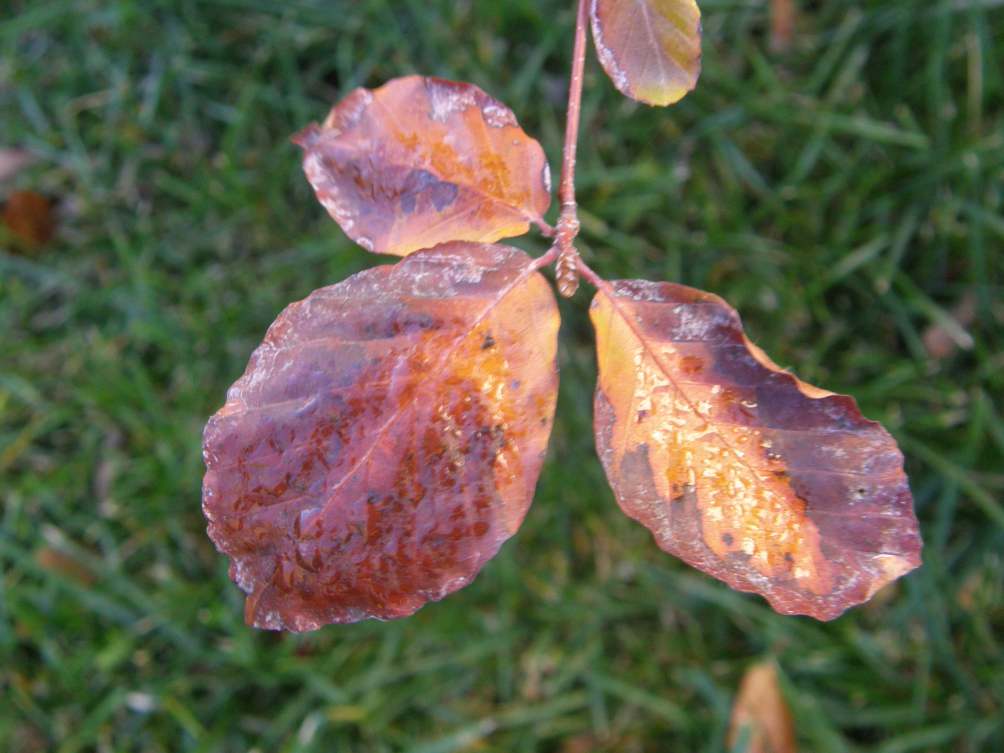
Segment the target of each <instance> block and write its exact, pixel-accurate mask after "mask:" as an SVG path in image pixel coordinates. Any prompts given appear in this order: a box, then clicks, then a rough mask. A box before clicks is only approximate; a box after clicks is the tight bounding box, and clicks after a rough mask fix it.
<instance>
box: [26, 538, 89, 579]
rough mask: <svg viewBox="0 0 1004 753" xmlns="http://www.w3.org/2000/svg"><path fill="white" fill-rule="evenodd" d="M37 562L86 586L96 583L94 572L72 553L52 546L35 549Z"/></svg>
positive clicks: (44, 567)
mask: <svg viewBox="0 0 1004 753" xmlns="http://www.w3.org/2000/svg"><path fill="white" fill-rule="evenodd" d="M35 562H37V563H38V566H39V567H41V568H42V569H43V570H48V571H49V572H52V573H57V574H59V575H62V576H64V577H66V578H69V579H70V580H74V581H76V582H77V583H80V584H82V585H85V586H89V585H91V584H92V583H94V573H92V572H91V571H90V569H89V568H88V567H87V566H86V565H84V564H83V563H82V562H80V561H79V560H77V559H76V558H75V557H73V556H72V555H70V554H67V553H66V552H62V551H60V550H59V549H56V548H54V547H51V546H43V547H40V548H39V549H37V550H35Z"/></svg>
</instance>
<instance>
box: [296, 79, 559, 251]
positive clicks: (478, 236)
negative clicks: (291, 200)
mask: <svg viewBox="0 0 1004 753" xmlns="http://www.w3.org/2000/svg"><path fill="white" fill-rule="evenodd" d="M293 140H294V141H295V142H296V143H297V144H299V145H300V146H301V147H303V149H304V158H303V169H304V171H305V172H306V174H307V178H308V180H309V181H310V183H311V185H312V186H313V187H314V191H315V192H316V193H317V198H318V200H319V201H320V202H321V204H322V205H323V206H324V207H325V209H327V210H328V213H329V214H330V215H331V216H332V217H333V218H334V219H335V221H337V222H338V224H339V225H341V227H342V230H344V231H345V232H346V234H348V236H349V237H350V238H352V240H354V241H356V242H357V243H358V244H359V245H360V246H362V247H363V248H365V249H367V250H369V251H374V252H378V253H385V254H395V255H397V256H407V255H408V254H410V253H412V252H413V251H417V250H418V249H422V248H430V247H432V246H434V245H436V244H438V243H444V242H447V241H476V242H485V243H490V242H493V241H496V240H499V239H500V238H509V237H512V236H516V235H522V234H523V233H525V232H526V231H527V230H528V229H529V226H530V223H532V222H538V221H540V220H541V219H542V217H543V214H544V212H546V211H547V208H548V206H549V205H550V203H551V178H550V170H549V168H548V165H547V159H546V157H545V156H544V150H543V149H541V147H540V144H538V143H537V142H536V141H535V140H534V139H532V138H530V137H529V136H527V135H526V133H524V132H523V129H522V128H520V127H519V124H518V123H517V122H516V117H515V116H514V115H513V114H512V111H511V110H510V109H509V108H508V107H506V106H505V105H503V104H502V103H501V102H499V101H498V100H495V99H493V98H492V97H490V96H488V95H487V94H485V93H484V92H483V91H481V89H479V88H478V87H476V86H474V85H473V84H467V83H457V82H453V81H445V80H443V79H439V78H425V77H422V76H408V77H405V78H397V79H394V80H392V81H390V82H388V83H387V84H385V85H384V86H381V87H380V88H379V89H375V90H373V91H370V90H368V89H356V90H355V91H353V92H352V93H351V94H349V95H348V96H347V97H346V98H345V99H343V100H342V101H341V102H340V103H339V104H338V105H336V106H335V107H334V109H332V110H331V113H330V114H329V115H328V117H327V119H326V120H325V121H324V123H323V124H322V125H320V126H319V125H317V124H313V125H310V126H308V127H307V128H305V129H304V130H303V131H301V132H300V133H299V134H297V135H296V136H295V137H294V139H293Z"/></svg>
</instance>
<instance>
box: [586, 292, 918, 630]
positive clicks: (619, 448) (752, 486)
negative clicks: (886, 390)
mask: <svg viewBox="0 0 1004 753" xmlns="http://www.w3.org/2000/svg"><path fill="white" fill-rule="evenodd" d="M590 313H591V318H592V320H593V324H594V326H595V328H596V337H597V350H598V357H599V370H600V373H599V382H598V384H597V390H596V401H595V430H596V443H597V449H598V452H599V455H600V460H601V461H602V463H603V467H604V469H605V471H606V473H607V477H608V479H609V480H610V483H611V485H612V486H613V489H614V493H615V495H616V497H617V501H618V503H619V504H620V506H621V508H622V509H623V510H624V512H625V513H627V514H628V515H629V516H630V517H632V518H634V519H635V520H637V521H639V522H640V523H642V524H643V525H644V526H645V527H646V528H648V529H649V530H650V531H651V532H652V534H653V535H654V536H655V539H656V541H657V543H658V544H659V546H660V547H661V548H662V549H664V550H665V551H667V552H669V553H671V554H674V555H676V556H677V557H679V558H681V559H682V560H684V561H685V562H687V563H688V564H690V565H692V566H693V567H696V568H698V569H699V570H702V571H704V572H706V573H709V574H711V575H713V576H714V577H716V578H719V579H720V580H723V581H725V582H726V583H727V584H728V585H730V586H732V587H733V588H735V589H738V590H740V591H753V592H756V593H759V594H761V595H763V596H765V597H766V598H767V600H768V601H769V602H770V604H771V606H772V607H773V608H774V609H775V610H777V611H778V612H781V613H783V614H808V615H811V616H813V617H816V618H818V619H822V620H828V619H833V618H834V617H837V616H838V615H840V614H841V613H842V612H843V611H844V610H846V609H847V608H849V607H851V606H853V605H855V604H859V603H861V602H863V601H867V600H868V599H869V598H871V596H872V595H873V594H874V593H875V592H876V591H877V590H878V589H879V588H881V587H882V586H883V585H885V584H886V583H888V582H890V581H892V580H894V579H895V578H897V577H899V576H901V575H903V574H904V573H907V572H909V571H910V570H912V569H914V568H915V567H917V566H918V565H919V564H920V549H921V541H920V534H919V531H918V526H917V519H916V517H915V515H914V512H913V506H912V502H913V500H912V497H911V495H910V489H909V486H908V484H907V479H906V476H905V475H904V473H903V456H902V454H901V453H900V451H899V448H898V447H897V446H896V443H895V441H894V440H893V439H892V437H890V436H889V434H888V432H886V431H885V429H883V428H882V426H881V425H879V424H877V423H875V422H874V421H869V420H867V419H865V418H864V417H862V415H861V412H860V411H859V410H858V407H857V404H856V403H855V402H854V400H853V399H852V398H850V397H846V396H843V395H835V394H832V393H830V392H826V391H825V390H821V389H819V388H816V387H812V386H811V385H808V384H805V383H804V382H801V381H799V380H798V379H796V378H795V377H794V376H792V375H791V374H789V373H787V372H785V371H782V370H781V369H780V368H779V367H778V366H777V365H775V364H774V363H773V362H772V361H771V360H770V359H769V358H767V356H766V355H765V354H764V353H763V351H761V350H760V349H759V348H757V347H756V346H755V345H753V344H752V343H751V342H749V340H748V339H746V336H745V335H744V334H743V330H742V325H741V323H740V321H739V316H738V315H737V314H736V312H735V311H734V310H733V309H732V308H730V307H729V306H728V305H727V304H726V303H725V302H724V301H723V300H722V299H720V298H718V297H717V296H714V295H711V294H710V293H705V292H703V291H700V290H694V289H693V288H687V287H684V286H682V285H673V284H669V283H662V284H659V283H652V282H645V281H636V280H632V281H619V282H616V283H614V284H613V287H612V288H611V289H610V292H609V294H608V292H605V290H603V289H601V291H600V292H598V293H597V295H596V297H595V299H594V300H593V305H592V309H591V312H590Z"/></svg>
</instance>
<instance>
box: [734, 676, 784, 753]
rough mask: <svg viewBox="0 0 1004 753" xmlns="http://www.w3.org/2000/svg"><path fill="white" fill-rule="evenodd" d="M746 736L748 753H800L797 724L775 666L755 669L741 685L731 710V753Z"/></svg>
mask: <svg viewBox="0 0 1004 753" xmlns="http://www.w3.org/2000/svg"><path fill="white" fill-rule="evenodd" d="M744 734H745V736H746V740H747V741H748V742H747V746H746V749H745V750H746V753H798V745H797V744H796V743H795V722H794V720H793V719H792V717H791V710H790V709H789V708H788V703H787V702H786V701H785V700H784V695H783V694H782V693H781V684H780V683H779V682H778V678H777V667H775V666H774V664H773V663H772V662H759V663H757V664H754V665H752V666H751V667H750V668H749V669H747V670H746V674H745V675H743V679H742V682H741V683H740V685H739V694H738V695H737V696H736V701H735V704H734V705H733V706H732V722H731V724H730V728H729V740H728V744H729V749H730V750H731V749H732V748H733V747H734V746H735V745H736V744H737V743H738V742H739V740H740V739H742V737H743V735H744Z"/></svg>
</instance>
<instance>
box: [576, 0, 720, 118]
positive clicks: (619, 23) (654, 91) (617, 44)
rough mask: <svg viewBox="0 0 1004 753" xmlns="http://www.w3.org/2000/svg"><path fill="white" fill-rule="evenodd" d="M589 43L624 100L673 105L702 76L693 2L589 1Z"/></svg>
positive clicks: (698, 24)
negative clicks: (591, 32) (626, 97)
mask: <svg viewBox="0 0 1004 753" xmlns="http://www.w3.org/2000/svg"><path fill="white" fill-rule="evenodd" d="M589 15H590V21H591V25H592V28H593V41H595V42H596V52H597V54H598V55H599V58H600V63H602V65H603V69H604V70H605V71H606V72H607V75H608V76H610V79H611V80H612V81H613V82H614V85H615V86H616V87H617V88H618V89H619V90H620V91H621V92H622V93H623V94H625V95H626V96H628V97H631V98H632V99H637V100H639V101H640V102H645V103H646V104H650V105H671V104H673V103H674V102H677V101H679V100H680V99H682V98H683V97H684V95H685V94H686V93H687V92H689V91H690V90H691V89H693V88H694V86H696V84H697V77H698V76H699V75H700V73H701V12H700V10H698V8H697V3H696V2H694V0H592V3H591V5H590V10H589Z"/></svg>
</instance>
